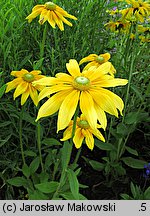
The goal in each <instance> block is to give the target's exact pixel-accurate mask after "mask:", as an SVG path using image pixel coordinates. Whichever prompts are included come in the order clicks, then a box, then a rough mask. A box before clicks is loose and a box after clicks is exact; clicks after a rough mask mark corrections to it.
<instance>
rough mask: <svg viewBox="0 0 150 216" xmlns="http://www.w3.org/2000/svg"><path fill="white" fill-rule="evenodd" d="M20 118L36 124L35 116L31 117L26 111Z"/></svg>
mask: <svg viewBox="0 0 150 216" xmlns="http://www.w3.org/2000/svg"><path fill="white" fill-rule="evenodd" d="M22 119H23V120H25V121H26V122H29V123H31V124H32V125H36V122H35V117H32V116H31V115H30V114H29V113H28V112H24V113H23V115H22Z"/></svg>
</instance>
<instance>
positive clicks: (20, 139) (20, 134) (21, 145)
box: [19, 108, 25, 164]
mask: <svg viewBox="0 0 150 216" xmlns="http://www.w3.org/2000/svg"><path fill="white" fill-rule="evenodd" d="M23 111H24V109H23V108H22V109H21V112H20V119H19V141H20V149H21V155H22V161H23V164H25V157H24V151H23V141H22V115H23Z"/></svg>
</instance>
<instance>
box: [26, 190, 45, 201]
mask: <svg viewBox="0 0 150 216" xmlns="http://www.w3.org/2000/svg"><path fill="white" fill-rule="evenodd" d="M29 199H30V200H49V197H48V196H47V195H46V194H43V193H42V192H40V191H38V190H34V191H31V192H30V193H29Z"/></svg>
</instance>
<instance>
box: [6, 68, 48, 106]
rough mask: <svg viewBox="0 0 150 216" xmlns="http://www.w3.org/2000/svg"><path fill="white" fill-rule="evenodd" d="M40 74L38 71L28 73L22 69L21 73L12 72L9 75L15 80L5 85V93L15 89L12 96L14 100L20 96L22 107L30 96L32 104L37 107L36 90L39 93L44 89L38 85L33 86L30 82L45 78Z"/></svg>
mask: <svg viewBox="0 0 150 216" xmlns="http://www.w3.org/2000/svg"><path fill="white" fill-rule="evenodd" d="M40 74H41V71H39V70H33V71H31V72H28V71H27V70H25V69H22V70H21V71H12V72H11V75H12V76H15V77H17V78H15V79H14V80H13V81H11V82H8V83H7V84H6V85H7V88H6V93H7V92H9V91H11V90H12V89H16V90H15V92H14V95H13V97H14V100H15V99H16V97H18V96H19V95H22V96H21V105H23V104H24V103H25V102H26V100H27V99H28V97H29V95H30V97H31V99H32V100H33V103H34V104H35V105H36V106H37V104H38V91H37V90H39V91H40V90H42V89H43V88H44V87H43V86H40V85H37V86H33V85H32V82H33V81H36V80H39V79H41V78H44V77H45V76H43V75H40Z"/></svg>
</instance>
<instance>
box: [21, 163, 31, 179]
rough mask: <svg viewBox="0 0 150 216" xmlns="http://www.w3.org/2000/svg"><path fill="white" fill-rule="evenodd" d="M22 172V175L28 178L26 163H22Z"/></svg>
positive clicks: (28, 170) (28, 171)
mask: <svg viewBox="0 0 150 216" xmlns="http://www.w3.org/2000/svg"><path fill="white" fill-rule="evenodd" d="M22 172H23V175H24V176H25V177H26V178H29V176H30V168H29V167H28V165H27V164H24V165H23V166H22Z"/></svg>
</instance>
